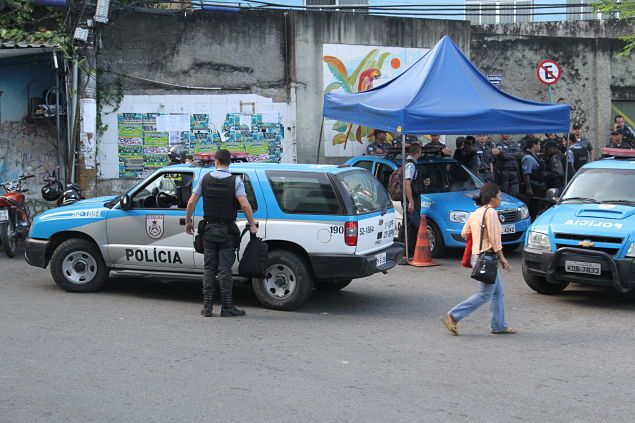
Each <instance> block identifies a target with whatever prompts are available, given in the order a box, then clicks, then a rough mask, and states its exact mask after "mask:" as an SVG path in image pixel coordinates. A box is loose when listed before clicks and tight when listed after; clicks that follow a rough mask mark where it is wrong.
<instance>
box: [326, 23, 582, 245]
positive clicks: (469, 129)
mask: <svg viewBox="0 0 635 423" xmlns="http://www.w3.org/2000/svg"><path fill="white" fill-rule="evenodd" d="M569 114H570V108H569V105H567V104H546V103H538V102H535V101H530V100H524V99H521V98H517V97H514V96H511V95H509V94H506V93H505V92H503V91H501V90H499V89H498V88H496V87H495V86H494V85H493V84H491V83H490V82H489V81H488V80H487V78H486V77H485V76H484V75H483V74H482V73H481V72H480V71H479V70H478V69H476V67H474V65H473V64H472V63H471V62H470V60H469V59H468V58H467V57H466V56H465V55H464V54H463V52H462V51H461V50H460V49H459V47H458V46H457V45H456V44H455V43H454V41H452V39H451V38H450V37H448V36H445V37H443V38H442V39H441V40H440V41H439V42H438V43H437V44H436V45H435V46H434V47H433V48H432V49H431V50H430V51H428V52H427V53H426V54H425V55H424V56H423V57H422V58H421V59H419V60H418V61H417V62H416V63H415V64H414V65H412V66H411V67H410V68H409V69H408V70H406V71H405V72H404V73H402V74H401V75H399V76H398V77H396V78H394V79H393V80H391V81H389V82H387V83H386V84H383V85H381V86H378V87H376V88H373V89H372V90H369V91H364V92H361V93H354V94H335V93H329V94H327V95H326V96H325V97H324V109H323V117H324V118H331V119H337V120H340V121H343V122H349V123H355V124H358V125H363V126H367V127H370V128H375V129H383V130H385V131H391V132H398V133H401V134H402V135H403V136H404V137H405V134H413V135H424V134H540V133H557V132H568V131H569V122H570V120H569V119H570V117H569ZM319 141H320V142H319V145H318V156H319V150H320V145H321V142H322V136H321V135H320V140H319ZM405 144H406V143H405V139H404V140H403V141H402V143H401V145H402V149H403V150H402V152H403V154H402V157H403V161H404V162H405ZM403 164H404V163H402V165H403ZM404 175H405V172H404ZM404 185H405V181H404ZM405 202H406V201H405V190H404V198H403V203H404V204H405ZM407 221H408V219H407V218H404V219H403V224H404V226H406V225H407ZM405 229H407V228H405ZM405 232H406V234H407V230H406V231H405ZM406 236H407V235H406ZM407 242H408V241H407V238H406V245H407ZM406 248H407V247H406ZM406 253H407V250H406Z"/></svg>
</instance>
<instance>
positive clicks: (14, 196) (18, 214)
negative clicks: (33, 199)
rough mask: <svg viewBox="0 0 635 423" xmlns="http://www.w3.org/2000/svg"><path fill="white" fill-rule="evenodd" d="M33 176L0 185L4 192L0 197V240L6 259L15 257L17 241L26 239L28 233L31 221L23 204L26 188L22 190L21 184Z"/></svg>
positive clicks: (24, 176) (25, 176)
mask: <svg viewBox="0 0 635 423" xmlns="http://www.w3.org/2000/svg"><path fill="white" fill-rule="evenodd" d="M34 176H35V175H28V176H27V175H22V176H20V177H18V179H14V180H12V181H11V182H3V183H2V184H0V185H1V186H2V188H4V191H5V194H4V195H3V196H1V197H0V240H2V248H3V249H4V253H5V254H6V255H7V256H8V257H13V256H15V253H16V250H17V247H18V239H20V238H26V236H27V235H28V233H29V227H30V226H31V220H30V219H29V212H28V210H27V209H26V207H25V203H24V201H25V197H24V193H25V192H27V191H28V188H22V183H23V182H24V181H26V180H27V179H29V178H33V177H34Z"/></svg>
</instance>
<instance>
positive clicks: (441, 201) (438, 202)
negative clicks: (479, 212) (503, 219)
mask: <svg viewBox="0 0 635 423" xmlns="http://www.w3.org/2000/svg"><path fill="white" fill-rule="evenodd" d="M476 195H478V190H473V191H459V192H440V193H436V194H421V206H422V208H424V207H426V206H428V207H429V206H430V205H431V204H428V203H433V204H434V205H435V207H436V208H444V209H447V211H448V212H450V211H453V210H460V211H466V212H470V213H471V212H473V211H474V210H476V208H477V207H476V203H474V200H473V199H472V198H473V197H474V196H476ZM522 205H523V203H522V202H521V201H520V200H517V199H516V198H514V197H512V196H510V195H507V194H503V201H501V205H500V207H498V210H504V209H513V208H518V207H520V206H522Z"/></svg>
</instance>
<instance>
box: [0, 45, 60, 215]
mask: <svg viewBox="0 0 635 423" xmlns="http://www.w3.org/2000/svg"><path fill="white" fill-rule="evenodd" d="M49 58H50V55H46V57H42V55H29V56H20V57H15V58H5V59H2V60H0V91H3V94H2V96H1V97H0V102H1V105H0V108H1V110H0V114H1V116H0V181H3V182H4V181H7V180H11V179H15V178H16V177H18V176H19V175H22V174H30V175H33V174H35V175H37V178H33V179H30V180H29V181H28V184H27V185H26V187H27V188H29V190H30V192H28V193H27V206H28V208H29V209H30V211H31V212H32V213H35V212H38V211H41V210H43V209H46V208H48V207H50V206H52V204H51V203H47V202H45V201H44V200H42V198H41V196H40V189H41V187H42V185H43V181H42V174H43V173H44V172H48V171H52V170H54V169H55V167H56V166H57V130H56V127H55V120H54V119H46V120H41V121H37V122H32V121H31V122H29V121H27V119H26V118H27V115H28V97H29V93H28V90H27V84H28V83H29V82H30V81H33V82H32V83H31V93H30V96H31V97H41V96H42V92H43V91H46V90H48V89H50V88H51V87H53V86H54V84H55V82H54V81H55V76H54V73H53V71H52V69H51V66H50V64H49ZM62 120H65V119H62ZM62 139H65V130H64V129H62Z"/></svg>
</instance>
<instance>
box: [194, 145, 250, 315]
mask: <svg viewBox="0 0 635 423" xmlns="http://www.w3.org/2000/svg"><path fill="white" fill-rule="evenodd" d="M230 162H231V154H230V153H229V151H227V150H218V151H217V152H216V156H215V167H216V170H214V171H213V172H211V173H208V174H206V175H205V176H203V177H202V178H201V179H199V182H198V184H197V185H196V188H195V189H194V192H193V193H192V196H191V197H190V201H189V202H188V203H187V215H186V218H185V222H186V225H185V231H186V232H187V233H188V234H190V235H192V234H193V233H194V224H193V222H192V213H194V209H195V208H196V203H197V202H198V200H199V198H200V197H201V196H202V197H203V211H204V215H203V218H204V221H205V233H204V234H203V245H204V249H205V266H204V267H205V273H204V275H203V309H202V310H201V314H202V315H203V316H204V317H211V316H212V305H213V303H214V291H215V287H216V277H217V276H218V282H219V283H220V296H221V304H222V308H221V316H222V317H234V316H244V315H245V312H244V311H243V310H239V309H237V308H236V307H234V304H233V300H232V265H233V264H234V260H235V258H236V248H238V247H239V245H238V244H239V231H238V227H237V226H236V215H237V212H238V207H239V206H240V209H241V210H242V212H243V213H245V216H246V217H247V221H248V223H249V231H250V232H251V233H252V234H255V233H256V232H257V231H258V229H257V228H256V223H255V222H254V217H253V212H252V208H251V205H250V204H249V201H247V193H246V192H245V185H244V183H243V181H242V180H241V179H240V178H239V177H237V176H236V175H232V174H231V173H230V172H229V163H230ZM199 228H200V226H199Z"/></svg>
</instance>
